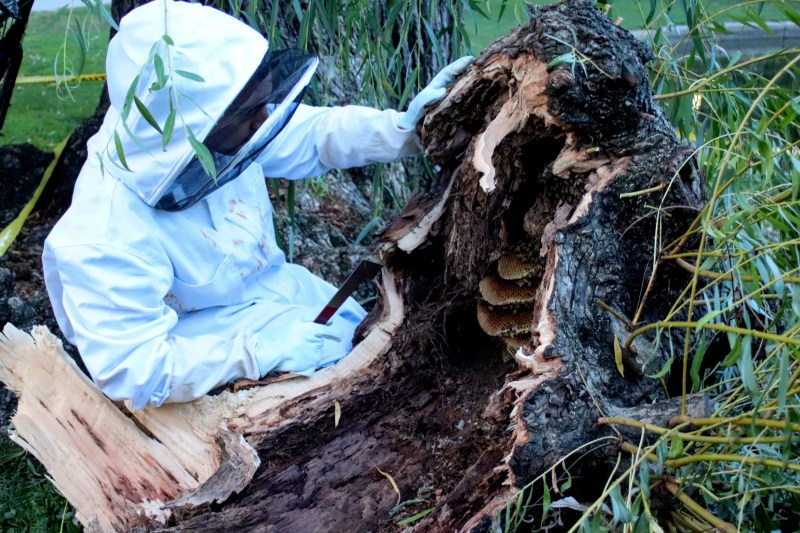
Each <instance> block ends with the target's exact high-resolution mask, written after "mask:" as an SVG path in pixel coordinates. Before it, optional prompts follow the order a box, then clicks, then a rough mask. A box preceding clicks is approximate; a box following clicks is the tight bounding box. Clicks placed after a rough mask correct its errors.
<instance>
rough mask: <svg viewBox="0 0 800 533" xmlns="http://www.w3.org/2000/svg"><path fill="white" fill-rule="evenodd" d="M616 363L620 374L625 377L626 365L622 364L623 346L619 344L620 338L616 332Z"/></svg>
mask: <svg viewBox="0 0 800 533" xmlns="http://www.w3.org/2000/svg"><path fill="white" fill-rule="evenodd" d="M614 363H615V364H616V365H617V371H618V372H619V375H620V376H622V377H623V378H624V377H625V366H624V365H623V364H622V347H621V346H620V345H619V339H618V338H617V336H616V334H615V335H614Z"/></svg>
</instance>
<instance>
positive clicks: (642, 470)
mask: <svg viewBox="0 0 800 533" xmlns="http://www.w3.org/2000/svg"><path fill="white" fill-rule="evenodd" d="M639 489H640V490H641V491H642V495H643V496H644V497H645V498H649V497H650V468H649V467H648V465H647V463H643V464H642V465H641V466H640V467H639Z"/></svg>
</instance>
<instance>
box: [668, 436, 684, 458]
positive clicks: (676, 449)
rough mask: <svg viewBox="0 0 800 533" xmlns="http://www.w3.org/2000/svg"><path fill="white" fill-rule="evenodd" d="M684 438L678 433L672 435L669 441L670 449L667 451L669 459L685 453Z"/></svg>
mask: <svg viewBox="0 0 800 533" xmlns="http://www.w3.org/2000/svg"><path fill="white" fill-rule="evenodd" d="M683 448H684V446H683V440H682V439H681V438H680V437H679V436H678V435H672V438H671V439H670V441H669V451H668V452H667V458H668V459H677V458H678V457H680V456H681V455H683Z"/></svg>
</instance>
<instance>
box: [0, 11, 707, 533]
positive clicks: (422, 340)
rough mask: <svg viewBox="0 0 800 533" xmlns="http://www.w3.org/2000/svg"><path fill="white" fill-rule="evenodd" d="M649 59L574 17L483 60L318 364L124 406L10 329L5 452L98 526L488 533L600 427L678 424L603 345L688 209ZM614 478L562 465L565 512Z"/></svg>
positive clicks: (670, 294)
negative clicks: (371, 299)
mask: <svg viewBox="0 0 800 533" xmlns="http://www.w3.org/2000/svg"><path fill="white" fill-rule="evenodd" d="M649 57H650V53H649V52H648V50H647V49H646V47H645V46H644V45H642V44H641V43H639V42H637V41H635V40H634V39H633V38H632V37H631V36H630V34H629V33H628V32H626V31H624V30H622V29H620V28H618V27H616V26H614V25H613V24H612V23H611V22H610V21H609V20H608V19H607V18H606V17H605V16H603V15H602V14H601V13H600V12H599V11H598V10H597V9H596V8H595V7H594V4H593V2H589V1H585V0H568V1H566V2H564V3H562V4H559V5H557V6H549V7H545V8H540V9H537V10H536V11H535V13H534V16H533V17H532V21H531V23H530V25H529V26H527V27H525V28H521V29H519V30H516V31H514V32H513V33H512V34H511V35H509V36H508V37H506V38H503V39H501V40H499V41H497V42H496V43H494V44H493V45H492V46H490V47H489V48H488V49H487V50H485V51H484V52H483V53H482V54H481V56H480V57H479V58H478V59H477V61H476V63H475V65H474V67H473V68H472V70H471V71H470V72H468V73H467V74H465V75H463V76H462V77H461V78H460V79H459V80H458V81H457V82H456V84H455V85H454V87H453V88H452V89H451V91H450V92H449V94H448V96H447V97H446V98H445V99H444V100H443V101H442V102H440V103H439V104H438V105H437V106H436V107H435V109H432V110H431V111H430V112H429V113H428V115H427V116H426V118H425V122H424V128H423V132H422V139H423V142H424V144H425V145H426V147H427V149H428V152H429V155H430V158H431V160H432V161H433V162H434V163H435V164H437V165H439V167H440V171H439V178H438V181H437V183H436V184H435V185H434V188H433V190H432V191H431V192H430V193H428V194H426V195H424V196H420V197H418V198H416V199H415V200H414V201H412V202H411V203H410V204H409V206H408V207H407V208H406V209H405V211H404V212H403V214H401V216H400V217H398V218H397V219H396V220H395V221H394V222H393V223H392V224H391V225H390V226H389V227H388V228H386V229H385V230H384V231H383V233H382V235H381V237H380V239H379V243H378V244H376V250H375V251H376V253H377V254H378V255H379V256H380V257H381V259H382V260H383V262H384V266H385V268H384V271H383V282H382V292H381V298H380V299H379V302H378V305H377V306H376V309H375V310H373V312H372V313H371V314H370V316H369V317H368V319H367V321H366V322H365V324H364V325H363V326H362V328H361V329H362V337H363V340H362V341H361V342H360V343H359V344H358V345H357V346H356V347H355V348H354V351H353V353H352V354H350V355H349V356H348V357H347V358H345V359H344V360H343V361H341V362H340V363H338V364H337V365H335V366H333V367H330V368H327V369H324V370H322V371H319V372H317V373H316V374H315V375H314V376H312V377H311V378H309V379H302V380H287V381H280V382H275V383H272V384H269V385H266V386H258V387H254V388H249V389H244V390H237V391H234V390H228V391H225V392H223V393H221V394H219V395H217V396H209V397H206V398H203V399H201V400H198V401H196V402H192V403H190V404H184V405H168V406H165V407H162V408H159V409H147V410H143V411H128V410H127V409H125V407H124V406H118V405H114V404H112V403H111V402H109V401H108V400H106V399H105V398H103V397H102V396H101V395H100V394H99V393H98V392H97V390H96V389H95V388H94V387H93V385H92V384H91V383H90V382H88V381H87V380H85V379H80V378H78V377H77V372H78V371H77V369H76V368H74V367H70V366H69V365H67V364H66V363H65V362H64V361H65V359H64V357H65V356H64V355H63V353H62V351H61V350H60V349H59V347H58V345H57V342H55V341H54V338H53V337H52V336H51V335H50V334H49V332H47V331H46V330H44V329H37V330H35V331H34V335H33V338H34V339H35V342H34V340H33V339H31V337H29V336H28V335H27V334H24V333H21V332H18V331H16V330H15V329H14V328H13V327H11V326H9V327H7V328H6V330H5V332H4V333H5V338H4V339H3V342H2V346H0V379H2V380H3V381H4V382H6V383H7V384H8V385H9V386H10V388H12V389H14V390H16V391H18V392H19V394H20V404H19V410H18V413H17V415H16V416H15V419H14V423H15V426H16V432H17V433H16V436H15V439H16V440H17V441H18V442H21V443H22V444H23V445H24V446H25V447H26V448H28V449H30V450H31V451H33V453H35V454H36V456H37V457H39V458H40V459H41V460H42V462H43V463H44V464H45V466H46V467H47V468H48V470H49V472H50V473H51V475H52V476H53V478H54V480H55V482H56V484H57V485H58V486H59V487H60V489H61V490H62V491H63V492H64V493H65V495H66V496H67V498H68V499H69V500H70V502H71V503H72V504H73V505H74V506H75V507H76V509H77V511H78V515H79V516H80V519H81V521H82V522H83V523H84V524H87V525H89V524H91V525H92V526H93V527H95V528H98V529H102V530H113V529H131V528H133V527H137V526H141V527H145V528H164V527H174V528H176V529H211V530H217V529H219V530H223V529H224V530H228V529H235V528H240V529H242V528H244V529H248V528H258V529H259V530H264V531H314V530H325V531H342V530H351V531H374V530H392V529H394V528H395V526H394V524H395V522H396V521H397V520H398V517H405V516H410V515H415V514H417V513H419V512H420V511H423V510H430V509H432V511H431V512H430V514H429V515H427V516H425V517H424V518H422V517H420V519H418V520H416V521H414V522H413V525H414V526H418V527H420V528H421V529H426V530H430V531H440V530H452V529H464V530H471V529H475V528H476V529H477V530H487V531H488V530H489V529H490V526H491V523H492V520H493V519H495V518H496V517H497V513H498V512H499V511H500V509H501V508H502V506H503V505H504V504H505V502H506V500H507V499H508V498H510V497H512V496H513V495H514V494H516V493H517V492H518V491H519V490H520V488H522V487H524V486H525V485H526V484H527V483H528V482H530V481H531V480H534V479H536V478H537V476H539V475H540V474H542V473H544V472H546V471H547V470H548V469H549V468H551V467H552V466H553V465H555V464H557V463H559V462H560V461H561V460H562V458H563V457H564V456H565V455H566V454H568V453H569V452H570V451H572V450H574V449H576V448H578V447H580V446H581V445H584V444H585V443H587V442H589V441H591V440H593V439H596V438H598V437H600V436H603V435H608V434H609V431H608V430H607V429H605V428H603V427H600V426H598V425H597V423H596V421H597V419H598V418H599V417H601V416H612V415H614V414H620V413H628V414H630V413H634V412H635V413H636V414H635V416H637V417H640V418H644V419H646V418H648V417H650V418H654V417H664V416H668V415H670V414H677V410H676V411H674V412H670V409H671V408H670V407H669V405H668V404H657V403H656V402H659V401H660V400H664V391H663V388H662V385H661V383H660V382H658V381H657V380H653V379H650V378H647V377H646V375H647V374H653V373H655V372H657V371H658V370H659V369H661V368H662V367H663V366H664V365H666V364H668V361H669V358H668V355H669V354H668V353H667V352H666V351H665V350H664V349H661V348H659V347H658V346H659V345H657V344H656V345H654V344H653V343H652V340H653V338H652V337H649V338H645V336H644V335H642V336H639V337H637V338H636V339H635V340H633V342H631V343H628V344H630V346H629V347H628V348H626V349H620V350H619V351H618V355H617V356H616V357H615V349H614V346H615V344H618V345H620V346H622V345H626V341H627V340H628V337H629V335H630V322H631V320H630V319H631V318H632V317H634V316H635V315H636V316H637V320H638V323H640V324H646V323H650V322H654V321H657V320H658V319H659V318H661V317H662V316H663V315H664V313H665V312H666V310H668V309H669V307H670V305H671V304H672V302H673V301H674V299H675V298H676V295H677V294H678V293H679V292H680V290H681V289H682V288H683V286H684V282H685V279H686V278H685V273H682V272H681V271H679V270H677V269H670V268H668V267H660V268H659V270H658V272H657V276H655V277H654V278H653V279H652V280H651V279H650V278H651V270H652V265H653V258H654V253H656V252H654V243H656V242H665V243H666V242H670V241H672V240H673V239H675V238H678V237H679V236H681V235H682V233H683V232H684V231H685V229H686V228H687V227H688V224H689V222H690V221H691V219H693V218H694V217H695V216H696V214H697V211H698V210H699V209H700V208H701V207H702V205H703V200H704V191H703V181H702V178H701V177H700V176H698V174H697V172H696V170H695V166H694V162H693V160H692V151H691V149H690V148H689V147H688V146H686V145H682V144H681V143H680V142H679V140H678V139H677V138H676V137H675V135H674V133H673V131H672V128H671V127H670V125H669V123H668V121H667V120H666V119H665V118H664V116H663V115H662V113H661V111H660V110H659V109H658V107H657V106H656V105H655V103H654V101H653V99H652V95H651V92H650V89H649V87H648V83H647V76H646V73H645V70H644V64H645V63H646V62H647V60H648V59H649ZM645 295H646V302H645V305H644V306H643V307H642V310H641V312H637V310H638V308H639V305H640V302H641V301H642V300H643V298H644V297H645ZM625 317H628V318H625ZM615 339H616V340H615ZM70 373H72V374H75V376H76V378H75V379H74V380H70V381H67V380H62V379H61V378H56V377H54V376H61V375H64V374H70ZM623 373H624V377H623V375H622V374H623ZM54 379H59V381H60V382H61V385H60V387H59V391H60V394H58V395H55V394H53V393H52V392H51V391H48V390H47V383H52V382H53V380H54ZM63 389H66V390H63ZM86 398H88V399H89V400H88V401H87V400H86ZM651 404H656V405H655V406H654V407H647V406H650V405H651ZM665 405H666V407H665ZM701 408H702V405H701ZM98 429H99V430H98ZM243 438H244V440H243ZM57 443H58V444H57ZM615 459H616V447H610V448H609V447H605V448H599V449H595V450H594V451H593V452H592V453H590V454H588V455H587V456H586V457H584V458H583V459H582V460H581V461H579V462H569V463H566V464H565V465H564V466H565V467H566V468H569V469H570V475H571V476H572V477H573V478H577V479H579V480H580V482H575V483H574V484H573V485H574V486H573V489H572V490H573V493H574V494H575V495H576V497H577V498H591V497H592V496H593V495H595V496H596V495H597V494H599V492H600V491H602V489H603V485H604V482H605V477H606V475H607V474H608V472H610V470H611V468H612V467H613V461H614V460H615ZM76 472H82V473H83V474H82V475H81V476H77V474H76ZM589 473H591V476H589V475H588V474H589ZM232 494H235V495H233V496H231V495H232ZM571 494H572V493H571ZM401 502H405V505H398V504H400V503H401ZM395 513H399V514H395Z"/></svg>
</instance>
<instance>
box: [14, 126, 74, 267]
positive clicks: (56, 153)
mask: <svg viewBox="0 0 800 533" xmlns="http://www.w3.org/2000/svg"><path fill="white" fill-rule="evenodd" d="M68 141H69V135H67V138H66V139H64V140H63V141H61V142H60V143H58V146H56V147H55V148H54V149H53V160H52V161H51V162H50V165H48V167H47V169H46V170H45V171H44V175H43V176H42V181H40V182H39V186H38V187H36V190H35V191H34V192H33V197H32V198H31V199H30V200H28V203H27V204H25V207H23V208H22V211H20V213H19V215H17V218H15V219H14V220H13V221H12V222H11V224H9V225H8V226H6V228H5V229H4V230H3V231H0V256H3V255H5V254H6V252H7V251H8V249H9V247H10V246H11V245H12V244H13V243H14V240H15V239H16V238H17V235H19V232H20V230H21V229H22V226H23V225H24V224H25V220H27V218H28V215H30V214H31V211H33V207H34V206H35V205H36V202H37V200H39V196H41V194H42V191H43V190H44V188H45V186H46V185H47V182H48V181H49V180H50V176H52V175H53V171H54V170H55V168H56V165H57V164H58V162H59V160H61V154H62V153H63V152H64V147H66V146H67V142H68Z"/></svg>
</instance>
